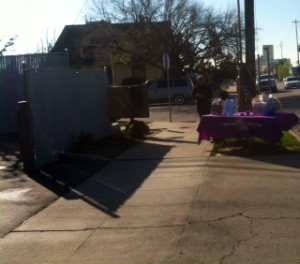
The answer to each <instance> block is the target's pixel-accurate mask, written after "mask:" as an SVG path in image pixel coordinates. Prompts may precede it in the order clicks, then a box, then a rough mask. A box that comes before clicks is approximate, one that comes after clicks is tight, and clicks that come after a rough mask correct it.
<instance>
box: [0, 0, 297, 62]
mask: <svg viewBox="0 0 300 264" xmlns="http://www.w3.org/2000/svg"><path fill="white" fill-rule="evenodd" d="M198 1H199V2H202V3H203V4H204V5H206V6H213V7H214V8H215V9H216V10H217V11H221V12H222V11H223V10H226V9H227V8H228V7H229V8H236V6H237V0H198ZM244 1H245V0H240V6H241V11H244ZM1 2H2V3H1V9H0V39H1V40H2V41H1V42H0V48H2V46H3V45H4V44H5V43H6V41H7V40H8V39H9V38H10V37H14V36H17V37H16V40H15V45H13V46H12V47H10V48H9V49H8V51H7V52H6V53H5V54H7V55H9V54H23V53H33V52H37V51H41V49H42V47H46V43H47V39H48V42H51V41H54V40H56V39H57V38H58V36H59V35H60V33H61V31H62V30H63V28H64V26H65V25H72V24H84V23H85V19H86V17H88V13H89V9H88V6H89V4H90V2H91V0H6V1H5V3H3V2H4V0H2V1H1ZM254 4H255V7H254V10H255V27H256V28H257V36H256V53H257V54H260V55H261V54H262V46H263V45H273V46H274V58H275V59H281V58H282V57H283V58H290V59H291V62H292V64H293V65H296V62H297V41H296V27H295V23H293V22H292V21H295V20H298V21H299V23H298V24H297V25H298V44H299V45H300V0H254ZM86 15H87V16H86Z"/></svg>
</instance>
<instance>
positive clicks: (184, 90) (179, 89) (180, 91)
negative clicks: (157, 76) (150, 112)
mask: <svg viewBox="0 0 300 264" xmlns="http://www.w3.org/2000/svg"><path fill="white" fill-rule="evenodd" d="M145 85H146V86H147V87H148V98H149V102H168V99H169V89H168V81H167V80H148V81H146V82H145ZM192 91H193V82H192V80H191V78H189V77H187V78H180V79H171V80H170V98H171V102H172V103H174V104H176V105H182V104H184V103H186V102H187V101H189V100H191V99H192Z"/></svg>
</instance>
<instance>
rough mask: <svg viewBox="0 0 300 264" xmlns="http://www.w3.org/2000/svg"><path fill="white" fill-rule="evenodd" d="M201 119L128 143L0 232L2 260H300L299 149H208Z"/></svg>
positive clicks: (158, 126) (164, 125)
mask: <svg viewBox="0 0 300 264" xmlns="http://www.w3.org/2000/svg"><path fill="white" fill-rule="evenodd" d="M196 127H197V124H195V123H171V124H170V123H157V122H154V123H152V124H151V129H159V130H161V131H162V132H160V133H158V134H156V135H154V136H153V137H152V138H150V139H149V140H147V141H146V142H144V143H142V144H140V145H137V146H135V147H134V148H132V149H130V150H128V151H126V152H124V153H123V154H122V155H120V156H118V157H117V158H116V159H115V160H114V161H112V162H111V163H110V164H109V165H108V166H106V167H105V168H104V169H102V170H100V171H99V172H97V173H96V174H95V175H94V176H93V177H91V178H89V179H88V180H87V181H85V182H84V183H82V184H80V185H79V186H77V187H75V188H73V189H72V190H71V191H70V192H69V193H68V194H67V195H65V196H64V197H61V198H60V199H58V200H57V201H55V202H54V203H52V204H51V205H50V206H48V207H47V208H45V209H43V210H41V211H40V212H39V213H37V214H35V215H34V216H32V217H31V218H29V219H28V220H27V221H25V222H24V223H23V224H21V225H20V226H19V227H17V228H16V229H14V230H13V231H12V232H10V233H9V234H7V235H6V236H5V237H3V238H2V239H1V240H0V263H1V264H2V263H10V264H11V263H97V264H98V263H264V264H265V263H300V192H299V191H300V163H299V158H300V157H299V155H290V156H288V157H287V156H284V157H282V156H265V157H254V156H249V157H224V156H217V157H210V152H211V149H212V144H211V143H210V142H209V141H204V142H202V143H201V144H200V145H198V144H197V143H196V142H197V136H198V134H197V132H196Z"/></svg>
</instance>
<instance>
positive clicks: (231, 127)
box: [197, 112, 299, 145]
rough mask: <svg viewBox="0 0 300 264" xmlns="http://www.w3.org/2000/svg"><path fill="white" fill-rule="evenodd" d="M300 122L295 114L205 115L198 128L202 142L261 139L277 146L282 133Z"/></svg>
mask: <svg viewBox="0 0 300 264" xmlns="http://www.w3.org/2000/svg"><path fill="white" fill-rule="evenodd" d="M298 122H299V118H298V117H297V116H296V115H295V114H294V113H284V112H280V113H277V114H276V116H253V115H249V116H246V115H240V114H237V115H235V116H220V115H205V116H202V118H201V122H200V124H199V126H198V128H197V131H198V132H199V143H200V142H201V140H209V139H210V138H214V139H220V140H223V139H226V138H250V137H259V138H263V139H265V140H266V141H267V142H268V143H269V144H272V145H274V144H277V143H279V142H280V140H281V138H282V131H283V130H289V129H291V128H292V127H293V126H294V125H296V124H297V123H298Z"/></svg>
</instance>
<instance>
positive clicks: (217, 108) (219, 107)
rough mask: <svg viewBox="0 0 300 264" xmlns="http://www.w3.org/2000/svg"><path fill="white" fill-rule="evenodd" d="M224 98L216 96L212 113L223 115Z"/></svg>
mask: <svg viewBox="0 0 300 264" xmlns="http://www.w3.org/2000/svg"><path fill="white" fill-rule="evenodd" d="M222 108H223V105H222V99H221V98H214V99H213V101H212V103H211V114H212V115H222Z"/></svg>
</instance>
